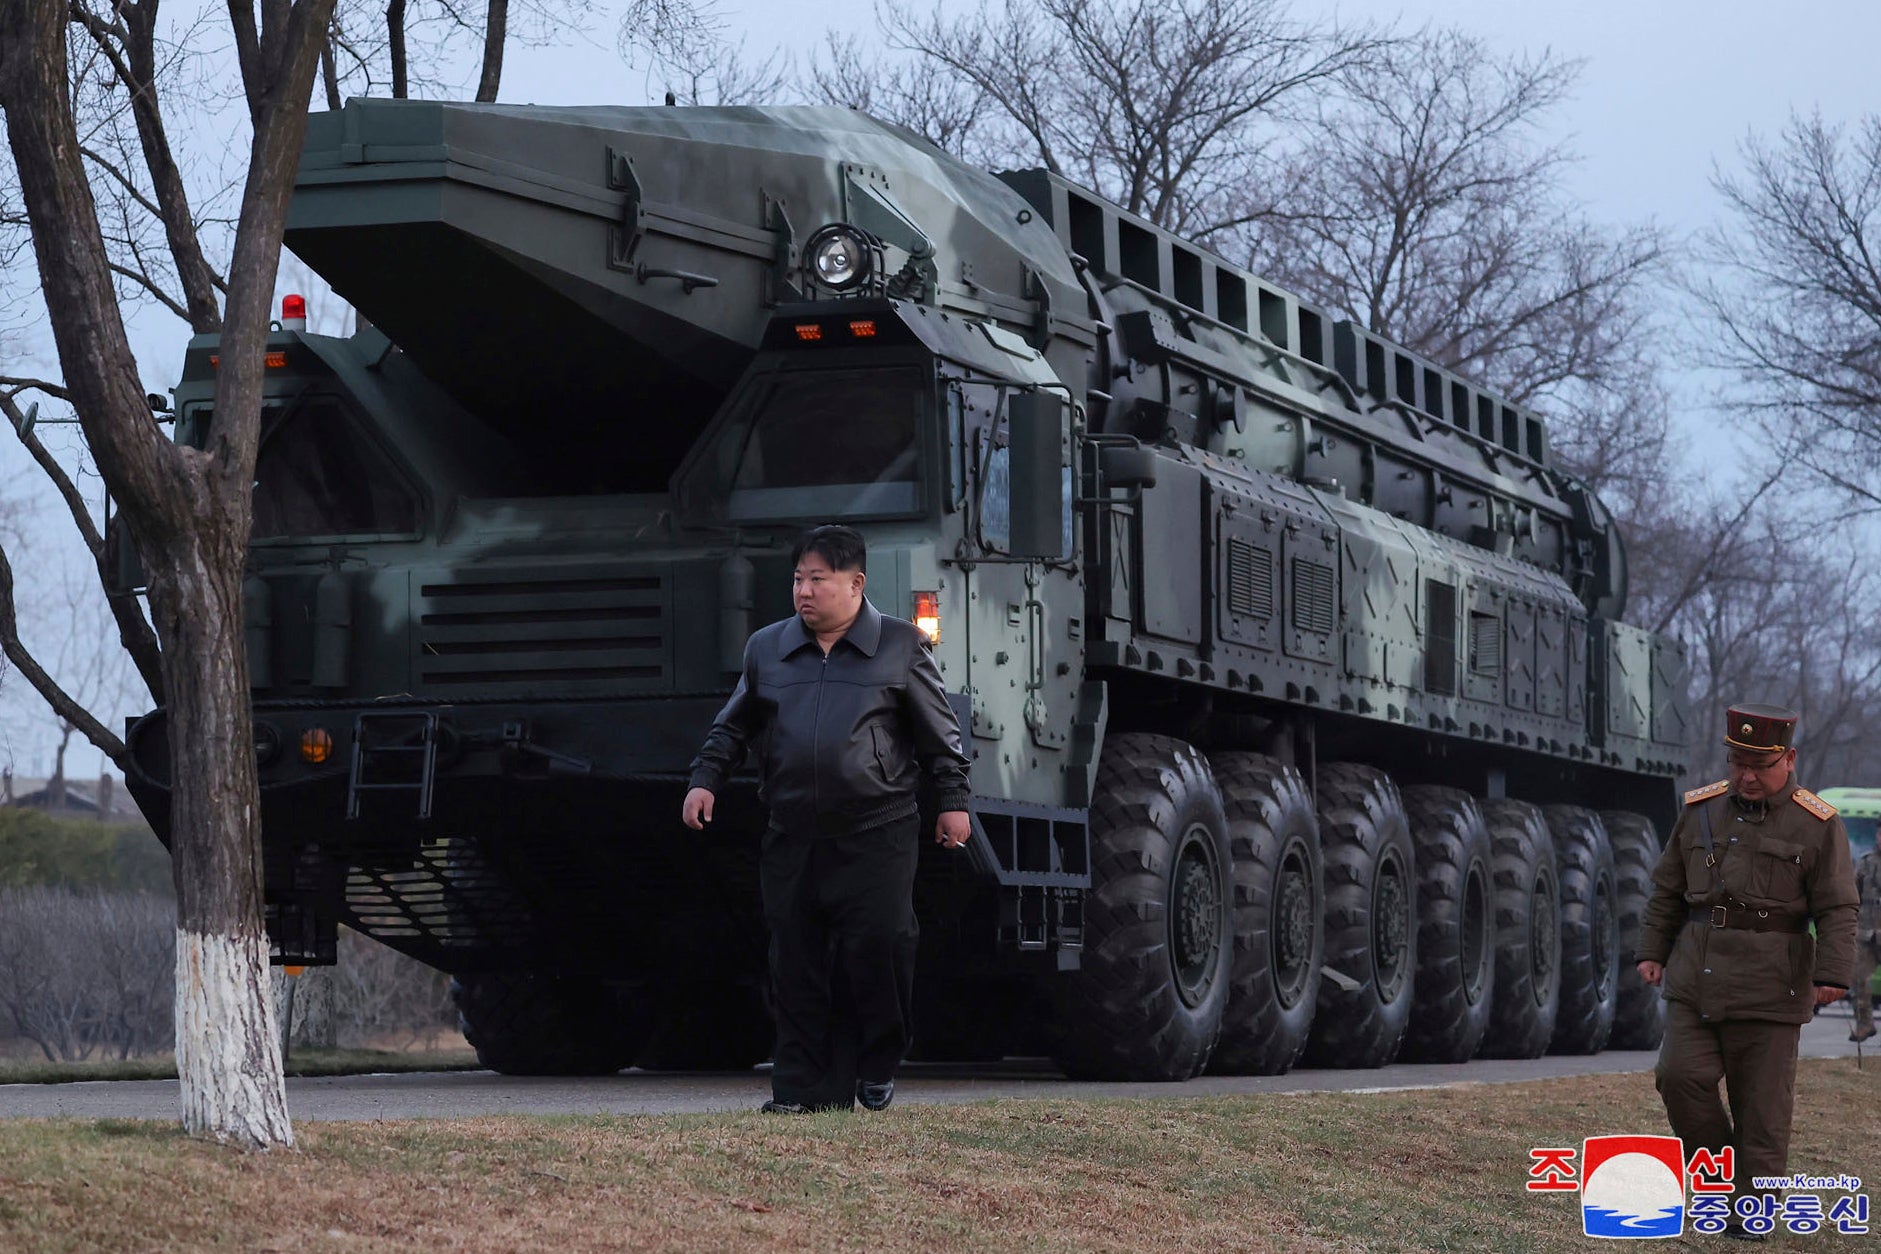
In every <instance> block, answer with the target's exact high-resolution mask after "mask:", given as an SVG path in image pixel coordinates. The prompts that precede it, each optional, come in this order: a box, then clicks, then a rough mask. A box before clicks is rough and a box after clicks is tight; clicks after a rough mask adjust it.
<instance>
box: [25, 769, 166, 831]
mask: <svg viewBox="0 0 1881 1254" xmlns="http://www.w3.org/2000/svg"><path fill="white" fill-rule="evenodd" d="M0 805H5V806H23V807H26V808H28V809H33V810H43V811H45V812H46V813H47V814H50V815H52V816H53V817H55V818H61V819H90V820H91V821H93V822H95V823H111V824H122V825H124V826H127V827H129V826H137V827H142V826H143V825H144V815H143V812H142V811H140V810H139V809H138V808H137V803H136V802H135V801H133V800H132V799H131V794H130V790H129V789H127V788H125V787H124V785H123V783H122V782H121V781H119V780H118V779H117V778H115V777H114V776H112V775H111V774H110V773H108V772H107V773H105V774H103V775H100V776H99V777H98V778H97V779H95V780H85V779H63V780H61V779H27V778H22V777H17V776H15V775H14V774H13V769H12V768H11V767H7V768H5V769H4V770H0Z"/></svg>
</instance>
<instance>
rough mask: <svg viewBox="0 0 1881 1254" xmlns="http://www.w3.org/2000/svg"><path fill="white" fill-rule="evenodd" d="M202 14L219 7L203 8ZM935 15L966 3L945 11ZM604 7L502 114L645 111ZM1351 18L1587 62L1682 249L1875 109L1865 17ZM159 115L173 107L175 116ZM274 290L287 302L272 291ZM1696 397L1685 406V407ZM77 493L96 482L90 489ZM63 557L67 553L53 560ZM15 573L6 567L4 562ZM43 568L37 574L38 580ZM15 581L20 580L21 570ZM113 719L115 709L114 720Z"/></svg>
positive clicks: (1570, 127)
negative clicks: (1790, 152) (1757, 182)
mask: <svg viewBox="0 0 1881 1254" xmlns="http://www.w3.org/2000/svg"><path fill="white" fill-rule="evenodd" d="M217 7H218V8H219V6H217ZM946 7H947V8H949V9H950V10H953V9H959V10H967V9H970V8H971V7H972V6H971V5H967V4H960V3H958V0H949V2H948V3H947V6H946ZM612 9H613V6H611V5H606V4H605V2H604V3H603V4H602V5H597V6H596V13H595V16H594V18H593V29H592V30H591V31H590V32H589V35H588V38H587V39H586V40H578V41H575V42H573V43H571V44H565V45H563V46H561V47H557V48H546V49H527V48H519V49H514V50H512V51H511V53H510V55H509V58H508V61H507V65H506V69H505V72H504V77H503V99H504V100H506V101H532V102H535V103H538V104H596V103H621V104H639V103H647V102H650V101H652V100H654V99H657V98H658V96H659V94H660V92H661V91H662V90H663V86H664V84H662V83H661V82H659V81H658V80H657V79H654V78H650V77H649V76H648V75H647V74H646V72H645V71H644V70H643V69H635V68H632V67H629V66H627V65H625V64H624V63H623V62H622V61H621V59H620V57H619V54H618V53H617V51H616V42H615V32H614V29H613V21H614V19H613V17H612V16H610V15H609V12H610V10H612ZM720 11H721V13H722V14H723V16H724V18H725V21H726V25H727V27H728V29H729V30H730V31H731V32H732V33H733V34H734V36H735V35H736V34H737V33H738V32H740V31H742V32H743V33H744V34H745V35H746V37H747V39H748V43H747V50H748V51H749V52H755V53H758V54H760V55H761V54H762V53H763V52H764V51H765V50H768V49H770V48H773V47H784V48H789V49H791V50H793V51H795V52H796V53H797V54H799V55H800V56H807V55H809V54H810V53H811V52H812V51H813V50H814V48H815V47H816V46H817V45H818V44H819V43H820V41H821V39H822V36H823V32H824V31H825V30H826V29H827V28H828V27H829V26H830V25H832V24H840V25H843V26H845V27H846V28H847V29H851V30H855V31H857V32H858V33H864V34H872V33H873V31H874V20H873V16H872V11H871V9H870V8H869V6H868V5H866V4H855V3H843V4H836V5H832V4H830V3H828V2H827V0H824V2H817V3H813V2H811V0H770V2H769V3H764V4H749V3H744V2H743V0H722V2H721V4H720ZM1298 11H1299V12H1300V13H1302V14H1306V13H1311V12H1314V11H1319V12H1324V13H1330V12H1333V11H1334V6H1332V5H1322V6H1313V5H1311V4H1308V3H1302V4H1300V6H1299V9H1298ZM1336 11H1337V12H1338V13H1339V14H1341V15H1343V16H1345V17H1349V18H1353V19H1369V20H1375V21H1392V20H1399V21H1401V22H1403V23H1404V24H1405V25H1407V26H1410V27H1415V26H1418V25H1422V24H1425V23H1430V24H1436V25H1451V26H1456V27H1458V28H1460V29H1463V30H1466V31H1470V32H1473V33H1476V34H1480V35H1482V36H1484V37H1485V38H1486V39H1488V40H1489V41H1490V43H1491V44H1492V45H1493V46H1495V47H1497V48H1499V49H1502V50H1507V51H1522V50H1526V51H1529V52H1540V51H1541V50H1543V49H1552V50H1553V51H1554V52H1556V53H1558V54H1560V55H1563V56H1567V57H1573V58H1581V59H1584V60H1585V62H1586V66H1585V68H1584V70H1583V72H1582V77H1581V80H1580V86H1579V90H1578V91H1577V92H1576V94H1575V97H1574V99H1573V100H1572V101H1571V102H1570V104H1569V105H1568V106H1567V107H1565V108H1564V109H1562V110H1561V111H1560V112H1559V113H1558V114H1557V115H1556V116H1555V123H1556V125H1557V127H1558V128H1559V130H1558V133H1557V134H1556V135H1555V136H1554V138H1560V139H1565V140H1567V141H1569V143H1570V144H1571V146H1572V148H1573V149H1574V151H1576V152H1577V153H1578V154H1579V156H1580V158H1581V160H1580V163H1579V165H1578V166H1577V168H1576V169H1575V171H1574V174H1573V177H1572V183H1571V186H1572V187H1573V188H1574V189H1575V190H1576V191H1577V192H1578V193H1579V194H1580V195H1581V196H1582V197H1583V198H1584V200H1585V201H1586V204H1587V208H1588V210H1589V212H1590V214H1591V215H1592V216H1593V217H1595V218H1596V219H1597V220H1601V221H1605V222H1609V223H1616V224H1617V223H1626V222H1634V221H1639V220H1642V219H1653V220H1655V221H1657V222H1659V223H1660V224H1662V225H1664V226H1666V227H1668V228H1670V229H1671V230H1672V231H1674V232H1675V233H1676V234H1679V235H1685V234H1688V233H1690V232H1692V231H1695V230H1697V229H1699V228H1701V227H1702V226H1704V225H1706V224H1707V223H1709V222H1710V221H1711V220H1712V219H1713V217H1714V216H1715V214H1716V212H1717V199H1716V197H1715V195H1714V194H1713V192H1712V191H1711V187H1710V178H1711V174H1712V170H1713V166H1714V163H1719V164H1723V165H1724V166H1726V167H1727V168H1728V167H1730V166H1731V165H1733V164H1734V162H1735V153H1736V148H1737V146H1738V144H1739V143H1740V142H1741V141H1742V140H1743V138H1744V136H1745V135H1746V134H1747V133H1748V132H1750V131H1752V130H1756V131H1759V132H1762V133H1765V134H1770V133H1774V132H1775V131H1777V130H1779V129H1780V128H1781V127H1782V126H1783V125H1784V123H1785V121H1786V120H1787V118H1788V117H1789V116H1790V114H1791V112H1792V111H1797V112H1804V113H1807V112H1809V111H1811V110H1815V109H1820V110H1821V112H1822V113H1823V115H1824V116H1825V117H1826V118H1828V119H1830V120H1832V121H1852V120H1854V119H1856V118H1858V117H1859V116H1860V115H1861V114H1862V113H1863V112H1864V111H1874V110H1881V95H1878V94H1877V92H1876V90H1875V88H1874V83H1875V81H1876V75H1875V72H1874V68H1873V60H1874V56H1875V50H1876V49H1877V48H1881V3H1876V2H1875V0H1819V2H1818V3H1814V4H1810V5H1777V4H1769V3H1756V4H1753V3H1750V2H1749V0H1710V2H1708V3H1701V2H1699V0H1580V2H1576V0H1554V2H1552V3H1521V2H1520V0H1412V2H1397V0H1341V2H1340V3H1339V4H1338V5H1337V10H1336ZM174 107H175V105H174V103H173V104H172V108H174ZM283 290H288V288H287V287H284V288H283ZM134 337H135V342H136V344H137V347H138V351H139V356H140V365H141V368H142V371H143V374H144V377H145V380H146V383H147V385H148V386H149V387H150V388H151V390H153V391H164V390H167V388H168V387H169V386H170V384H171V383H172V382H174V379H175V374H176V371H177V369H178V367H179V364H180V362H181V359H182V351H183V346H184V343H185V341H186V340H187V332H186V330H185V329H184V328H182V327H181V326H180V325H178V324H175V323H173V322H171V321H169V320H168V319H167V317H159V316H156V315H155V314H151V313H146V314H145V315H144V316H142V317H140V318H139V319H138V320H137V322H136V325H135V327H134ZM1701 399H1702V398H1701V397H1699V396H1697V395H1696V394H1694V395H1693V397H1692V399H1691V401H1690V403H1691V404H1692V405H1693V406H1694V407H1695V406H1697V405H1698V404H1700V403H1701ZM21 463H22V458H21V456H20V454H19V452H18V449H17V446H16V445H13V444H12V442H10V441H8V442H0V492H4V493H6V494H8V495H10V496H17V495H19V494H21V493H26V492H29V491H37V485H36V484H35V483H34V482H33V475H34V474H35V473H36V472H34V471H33V470H32V469H31V467H30V466H27V467H22V464H21ZM91 482H92V483H93V484H94V485H95V483H96V481H95V480H92V481H91ZM39 519H40V526H39V527H37V528H35V530H39V531H43V533H44V534H43V535H42V536H36V537H34V543H33V545H32V546H31V548H32V550H33V551H32V560H33V561H34V562H35V563H44V562H48V561H53V560H58V558H57V556H56V555H57V553H58V552H59V551H60V548H61V546H66V547H68V548H69V544H70V540H69V533H70V530H71V529H70V526H69V524H68V523H66V522H64V520H62V519H61V518H60V517H59V514H58V510H57V508H56V505H55V506H54V507H53V508H51V509H46V508H43V507H42V508H41V509H40V511H39ZM68 557H69V555H68ZM17 561H18V559H17V558H16V563H17ZM40 568H41V569H43V565H42V566H41V567H40ZM20 570H21V578H22V583H23V584H24V583H26V582H27V581H28V580H30V579H31V578H32V572H33V570H34V567H33V566H30V565H23V566H21V567H20ZM22 688H23V686H22V685H20V684H18V683H17V682H16V681H15V680H14V679H12V678H9V680H8V682H7V683H6V684H5V687H4V689H0V761H4V760H5V759H7V758H8V757H16V758H17V759H18V760H19V766H18V768H17V769H19V771H20V772H21V773H22V774H27V773H38V772H39V771H41V770H43V769H44V767H45V766H46V765H47V764H49V761H50V746H51V739H52V737H51V733H50V726H51V724H50V721H49V719H48V718H47V716H46V715H45V714H44V713H43V711H42V710H41V709H39V708H38V707H37V704H36V698H34V697H32V695H31V694H30V693H25V692H23V691H22ZM127 712H130V711H118V713H127ZM98 764H99V763H98V758H97V756H96V755H95V754H93V753H92V752H91V751H90V750H89V749H87V750H85V751H84V752H83V753H82V754H78V755H75V758H74V761H73V764H72V768H71V769H72V770H73V773H74V774H83V773H91V772H95V771H96V770H97V769H98Z"/></svg>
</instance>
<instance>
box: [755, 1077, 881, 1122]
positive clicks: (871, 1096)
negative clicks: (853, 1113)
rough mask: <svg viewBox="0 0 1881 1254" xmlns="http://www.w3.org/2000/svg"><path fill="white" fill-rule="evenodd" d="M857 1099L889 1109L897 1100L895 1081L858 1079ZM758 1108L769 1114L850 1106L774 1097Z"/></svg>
mask: <svg viewBox="0 0 1881 1254" xmlns="http://www.w3.org/2000/svg"><path fill="white" fill-rule="evenodd" d="M856 1100H857V1101H859V1102H861V1103H862V1104H863V1106H864V1107H866V1108H867V1109H869V1110H887V1109H888V1103H890V1102H892V1101H894V1100H895V1082H894V1081H893V1080H883V1081H882V1082H881V1083H880V1084H871V1083H870V1082H869V1081H867V1080H858V1081H856ZM758 1109H759V1110H761V1111H763V1112H764V1113H765V1114H767V1115H808V1114H813V1113H815V1112H816V1111H819V1110H847V1109H849V1107H847V1106H844V1105H842V1104H840V1103H836V1104H831V1105H821V1104H819V1105H816V1106H807V1105H805V1104H804V1103H802V1102H780V1101H778V1100H777V1099H776V1098H775V1097H773V1098H772V1099H771V1100H770V1101H768V1102H766V1103H764V1105H762V1106H760V1107H758Z"/></svg>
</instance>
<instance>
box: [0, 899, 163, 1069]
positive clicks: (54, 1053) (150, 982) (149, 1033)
mask: <svg viewBox="0 0 1881 1254" xmlns="http://www.w3.org/2000/svg"><path fill="white" fill-rule="evenodd" d="M168 915H169V903H167V902H166V901H164V900H163V899H162V898H160V897H155V896H152V895H150V894H145V893H122V892H106V891H103V890H100V889H90V890H82V891H75V890H72V889H69V888H48V887H29V888H0V1018H4V1020H6V1021H10V1022H11V1024H12V1027H13V1030H14V1032H15V1033H17V1034H18V1035H19V1036H21V1037H23V1038H25V1039H26V1040H29V1041H32V1042H33V1043H34V1044H35V1045H37V1046H39V1050H40V1052H41V1053H42V1054H44V1055H45V1056H46V1058H47V1060H48V1061H51V1062H74V1061H79V1060H82V1059H85V1058H90V1057H92V1056H93V1055H94V1054H98V1053H111V1054H115V1055H116V1056H117V1057H119V1058H129V1057H132V1056H133V1055H138V1054H148V1053H154V1052H157V1051H159V1050H162V1049H164V1048H166V1047H167V1046H168V1044H169V1041H170V1037H171V1021H170V1016H171V1001H172V999H171V997H170V995H169V991H170V990H169V985H170V983H171V981H172V979H173V978H174V972H175V966H176V959H175V955H174V953H173V952H172V950H173V946H174V943H175V935H176V933H175V929H174V928H173V927H171V926H170V922H169V919H168Z"/></svg>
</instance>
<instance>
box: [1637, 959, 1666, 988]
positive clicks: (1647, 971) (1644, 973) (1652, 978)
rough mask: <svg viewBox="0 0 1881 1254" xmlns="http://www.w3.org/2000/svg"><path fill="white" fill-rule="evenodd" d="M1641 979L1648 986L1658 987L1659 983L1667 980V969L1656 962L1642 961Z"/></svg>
mask: <svg viewBox="0 0 1881 1254" xmlns="http://www.w3.org/2000/svg"><path fill="white" fill-rule="evenodd" d="M1639 978H1640V979H1642V980H1644V981H1645V982H1646V983H1648V984H1654V985H1656V984H1658V983H1659V981H1661V980H1663V979H1665V968H1664V967H1662V966H1660V965H1659V964H1658V963H1656V962H1643V961H1642V962H1641V963H1640V964H1639Z"/></svg>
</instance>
